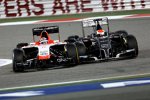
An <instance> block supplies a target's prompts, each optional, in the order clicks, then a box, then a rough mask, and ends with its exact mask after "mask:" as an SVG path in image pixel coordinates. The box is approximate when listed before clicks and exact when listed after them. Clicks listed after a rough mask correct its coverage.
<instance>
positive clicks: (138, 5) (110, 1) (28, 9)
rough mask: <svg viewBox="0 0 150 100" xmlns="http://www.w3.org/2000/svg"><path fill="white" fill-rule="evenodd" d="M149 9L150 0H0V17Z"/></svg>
mask: <svg viewBox="0 0 150 100" xmlns="http://www.w3.org/2000/svg"><path fill="white" fill-rule="evenodd" d="M137 9H150V0H0V19H2V18H16V17H32V16H51V15H64V14H78V13H91V12H107V11H124V10H137Z"/></svg>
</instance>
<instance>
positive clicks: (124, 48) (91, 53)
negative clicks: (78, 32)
mask: <svg viewBox="0 0 150 100" xmlns="http://www.w3.org/2000/svg"><path fill="white" fill-rule="evenodd" d="M82 25H83V37H79V36H70V37H68V40H67V41H69V42H70V43H71V42H72V43H73V42H74V44H76V47H77V51H78V53H79V54H78V55H77V57H78V58H79V62H87V61H102V60H103V61H104V60H113V59H125V58H135V57H137V56H138V44H137V40H136V38H135V36H133V35H131V34H128V33H127V32H126V31H124V30H119V31H116V32H110V30H109V21H108V18H107V17H103V18H96V19H84V20H83V21H82ZM91 27H92V28H91ZM85 28H86V29H89V28H90V29H92V30H93V33H91V34H88V35H86V33H85V31H84V29H85ZM81 43H82V45H81Z"/></svg>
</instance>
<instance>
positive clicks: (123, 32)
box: [115, 30, 128, 37]
mask: <svg viewBox="0 0 150 100" xmlns="http://www.w3.org/2000/svg"><path fill="white" fill-rule="evenodd" d="M115 34H116V35H123V37H127V36H128V33H127V32H126V31H125V30H119V31H116V32H115Z"/></svg>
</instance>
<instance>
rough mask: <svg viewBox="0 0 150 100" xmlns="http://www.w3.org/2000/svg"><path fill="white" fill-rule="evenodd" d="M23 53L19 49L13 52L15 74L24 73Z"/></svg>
mask: <svg viewBox="0 0 150 100" xmlns="http://www.w3.org/2000/svg"><path fill="white" fill-rule="evenodd" d="M23 58H24V56H23V52H22V51H21V50H19V49H14V51H13V71H14V72H23V71H24V67H23V65H22V64H23Z"/></svg>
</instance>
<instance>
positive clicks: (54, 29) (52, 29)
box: [32, 26, 59, 36]
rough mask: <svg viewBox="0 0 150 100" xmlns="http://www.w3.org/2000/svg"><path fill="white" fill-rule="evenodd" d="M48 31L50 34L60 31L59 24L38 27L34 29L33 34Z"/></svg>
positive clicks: (38, 34)
mask: <svg viewBox="0 0 150 100" xmlns="http://www.w3.org/2000/svg"><path fill="white" fill-rule="evenodd" d="M44 31H46V32H48V34H54V33H59V27H58V26H46V27H36V28H33V29H32V32H33V35H37V36H40V34H41V32H44Z"/></svg>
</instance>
